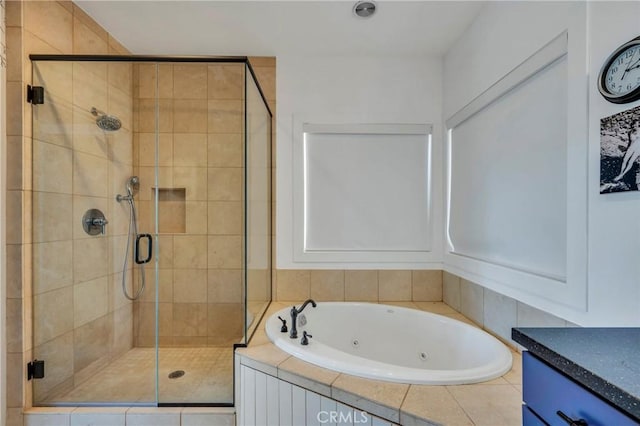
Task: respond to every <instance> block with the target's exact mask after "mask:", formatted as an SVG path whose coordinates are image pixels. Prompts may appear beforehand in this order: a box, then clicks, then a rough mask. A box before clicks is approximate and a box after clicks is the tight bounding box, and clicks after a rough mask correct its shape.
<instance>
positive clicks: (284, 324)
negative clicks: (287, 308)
mask: <svg viewBox="0 0 640 426" xmlns="http://www.w3.org/2000/svg"><path fill="white" fill-rule="evenodd" d="M278 319H279V320H280V321H282V327H280V332H281V333H286V332H287V331H289V329H288V328H287V320H286V319H284V318H282V317H281V316H280V315H278Z"/></svg>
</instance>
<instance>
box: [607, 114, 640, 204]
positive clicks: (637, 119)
mask: <svg viewBox="0 0 640 426" xmlns="http://www.w3.org/2000/svg"><path fill="white" fill-rule="evenodd" d="M639 188H640V106H639V107H636V108H632V109H630V110H627V111H623V112H620V113H618V114H615V115H612V116H609V117H605V118H602V119H601V120H600V193H601V194H606V193H609V192H624V191H638V189H639Z"/></svg>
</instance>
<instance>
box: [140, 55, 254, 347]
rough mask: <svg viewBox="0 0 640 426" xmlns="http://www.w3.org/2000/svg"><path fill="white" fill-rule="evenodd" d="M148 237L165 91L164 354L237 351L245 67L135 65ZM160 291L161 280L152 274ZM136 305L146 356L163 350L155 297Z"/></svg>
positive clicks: (143, 227) (162, 214) (143, 220)
mask: <svg viewBox="0 0 640 426" xmlns="http://www.w3.org/2000/svg"><path fill="white" fill-rule="evenodd" d="M134 73H135V82H136V84H135V88H134V94H135V99H134V104H135V105H136V112H137V114H136V117H135V118H136V119H137V123H136V127H135V128H136V131H135V135H134V140H135V141H136V142H137V150H136V152H137V153H138V155H137V158H136V169H137V171H138V173H139V175H140V178H141V186H140V194H139V199H140V217H141V231H140V232H153V230H154V217H153V211H154V207H153V205H154V196H155V195H154V189H153V187H154V168H153V165H154V156H155V135H154V132H155V126H156V124H155V97H156V83H157V85H158V94H159V105H160V121H159V130H160V134H159V141H158V142H159V151H158V155H159V163H160V164H159V165H160V169H159V186H160V188H161V189H163V191H162V192H165V193H167V194H173V195H176V194H182V195H180V196H176V197H174V198H170V197H169V196H168V195H167V196H163V197H161V198H160V199H159V210H160V211H159V219H160V223H159V230H160V233H161V236H160V241H159V242H160V253H159V254H158V255H159V256H160V276H159V277H158V278H159V291H160V294H159V300H160V307H159V309H160V312H159V331H160V344H161V345H162V346H205V345H230V344H232V343H234V342H238V341H239V339H240V338H241V337H242V334H243V332H242V327H243V316H242V312H243V305H242V303H243V297H242V296H243V294H242V280H241V276H242V275H241V266H242V232H243V229H242V226H243V222H242V200H243V189H242V179H243V169H242V166H243V148H242V137H243V134H242V132H243V125H242V123H243V112H242V108H243V96H244V64H201V63H190V64H188V63H186V64H161V65H159V66H158V72H157V75H156V66H155V65H152V64H139V65H135V71H134ZM149 275H150V276H149V282H150V283H151V284H153V281H152V280H153V279H154V278H155V277H153V276H152V275H153V274H149ZM150 290H151V291H148V292H145V294H144V296H143V298H142V300H141V301H140V302H139V303H135V308H134V312H135V317H136V325H135V339H136V345H137V346H153V345H154V344H155V322H154V318H155V310H154V300H155V292H154V291H153V290H152V289H150Z"/></svg>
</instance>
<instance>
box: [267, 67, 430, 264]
mask: <svg viewBox="0 0 640 426" xmlns="http://www.w3.org/2000/svg"><path fill="white" fill-rule="evenodd" d="M441 68H442V61H441V60H440V59H439V58H414V57H411V58H408V57H329V56H326V57H300V56H278V73H277V82H276V87H277V99H278V106H277V117H276V126H277V138H278V139H277V157H276V158H277V159H276V170H277V179H276V182H277V189H276V191H277V192H276V194H277V196H276V202H277V207H276V208H277V224H276V227H277V228H276V238H277V241H276V244H277V245H276V251H277V267H278V268H281V269H306V268H310V269H314V268H316V269H330V268H339V269H349V268H351V269H358V268H360V269H382V268H394V269H419V268H438V269H439V268H441V260H442V259H441V252H442V249H441V247H442V241H441V238H442V237H441V232H440V230H441V229H442V215H441V211H442V202H441V199H442V191H441V188H442V180H441V176H442V168H441V166H442V164H441V161H440V159H441V158H442V137H441V135H442V124H441V123H442V113H441V108H442V69H441ZM301 120H303V121H306V122H311V123H327V124H336V123H430V124H433V125H434V129H433V158H434V159H435V161H434V163H435V164H434V170H433V176H434V185H433V193H432V199H433V200H434V202H433V205H432V208H433V218H434V220H433V225H432V226H433V230H432V231H433V235H434V240H433V245H432V248H433V251H432V253H431V254H429V255H428V259H427V260H426V261H425V262H420V263H416V262H406V263H405V262H397V263H386V264H384V265H381V264H379V263H375V264H374V263H364V262H339V263H330V262H314V263H308V262H295V261H294V253H293V250H294V249H293V247H294V246H293V226H294V218H293V186H294V182H293V180H294V179H296V177H295V176H294V175H293V161H294V159H293V151H294V150H293V144H294V143H301V141H300V140H298V138H296V140H295V141H294V127H295V125H296V124H297V123H300V122H301ZM357 170H358V169H357V164H354V172H356V171H357Z"/></svg>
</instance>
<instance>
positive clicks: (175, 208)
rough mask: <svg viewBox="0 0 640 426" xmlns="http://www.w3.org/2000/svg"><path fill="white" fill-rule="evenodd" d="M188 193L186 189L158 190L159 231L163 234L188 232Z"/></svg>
mask: <svg viewBox="0 0 640 426" xmlns="http://www.w3.org/2000/svg"><path fill="white" fill-rule="evenodd" d="M186 193H187V191H186V189H185V188H158V193H157V194H158V231H159V232H160V233H161V234H184V233H185V232H186V230H187V220H186V216H187V214H186V204H185V200H186ZM154 194H155V191H154Z"/></svg>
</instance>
